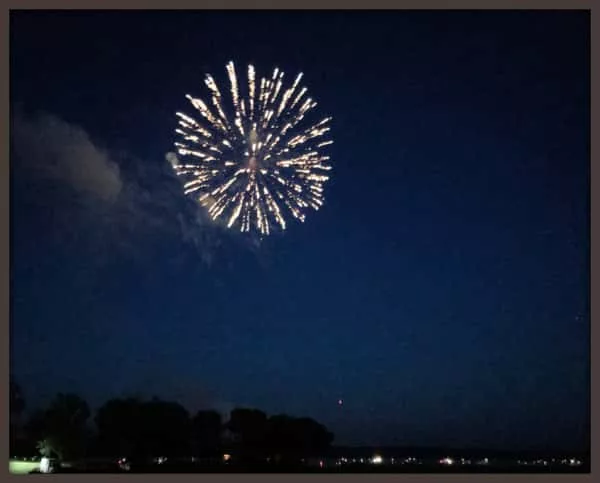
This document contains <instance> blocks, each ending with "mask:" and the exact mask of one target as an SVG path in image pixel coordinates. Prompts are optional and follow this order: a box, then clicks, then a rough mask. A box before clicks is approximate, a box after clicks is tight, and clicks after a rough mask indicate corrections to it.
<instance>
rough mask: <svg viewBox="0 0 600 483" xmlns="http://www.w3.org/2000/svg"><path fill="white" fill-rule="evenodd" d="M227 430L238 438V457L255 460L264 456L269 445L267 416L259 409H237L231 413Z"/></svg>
mask: <svg viewBox="0 0 600 483" xmlns="http://www.w3.org/2000/svg"><path fill="white" fill-rule="evenodd" d="M226 427H227V429H229V431H231V433H232V434H234V435H235V436H236V437H237V444H236V445H235V446H236V449H237V451H238V457H239V458H240V459H243V460H253V459H255V458H259V457H261V456H263V455H264V451H265V449H266V443H267V432H268V425H267V415H266V414H265V413H264V412H262V411H260V410H258V409H247V408H236V409H234V410H233V411H231V414H230V418H229V421H228V423H227V425H226Z"/></svg>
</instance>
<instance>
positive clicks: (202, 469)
mask: <svg viewBox="0 0 600 483" xmlns="http://www.w3.org/2000/svg"><path fill="white" fill-rule="evenodd" d="M589 471H590V470H589V467H588V466H587V465H585V464H584V465H581V466H578V467H568V466H558V465H556V466H547V467H527V466H518V465H489V466H485V467H481V466H453V467H442V466H437V465H419V466H402V465H370V464H363V465H360V464H358V465H343V466H337V465H334V466H329V467H328V466H324V467H322V468H321V467H319V466H307V465H214V466H199V465H193V464H171V465H169V464H163V465H133V466H132V467H131V468H130V469H129V470H128V471H124V470H119V469H118V468H111V469H108V468H105V469H90V470H86V471H82V470H78V469H69V468H60V469H57V471H56V473H79V474H81V473H138V474H139V473H146V474H148V473H163V474H164V473H234V474H235V473H326V474H328V473H329V474H331V473H371V474H373V473H377V474H382V473H388V474H389V473H454V474H457V473H458V474H461V473H462V474H469V473H480V474H482V473H505V474H516V473H521V474H534V473H537V474H540V473H542V474H547V473H556V474H565V473H578V474H581V473H589Z"/></svg>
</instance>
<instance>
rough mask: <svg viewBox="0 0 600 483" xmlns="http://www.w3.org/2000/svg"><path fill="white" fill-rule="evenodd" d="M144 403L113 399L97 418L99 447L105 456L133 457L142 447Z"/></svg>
mask: <svg viewBox="0 0 600 483" xmlns="http://www.w3.org/2000/svg"><path fill="white" fill-rule="evenodd" d="M141 406H142V402H141V401H138V400H137V399H133V398H127V399H111V400H109V401H107V402H106V403H104V405H102V406H101V407H100V408H99V409H98V411H97V413H96V417H95V422H96V428H97V431H98V443H99V447H100V448H101V449H100V451H102V452H103V453H104V454H105V455H111V456H117V455H118V456H133V455H134V454H135V450H136V448H137V447H138V446H140V438H141V432H142V426H141V425H142V416H141V415H140V409H141Z"/></svg>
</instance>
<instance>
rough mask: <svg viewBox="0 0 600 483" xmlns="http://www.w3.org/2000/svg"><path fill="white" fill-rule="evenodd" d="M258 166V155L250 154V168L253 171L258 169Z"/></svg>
mask: <svg viewBox="0 0 600 483" xmlns="http://www.w3.org/2000/svg"><path fill="white" fill-rule="evenodd" d="M257 167H258V161H257V160H256V156H250V159H249V160H248V168H250V169H251V170H252V171H256V168H257Z"/></svg>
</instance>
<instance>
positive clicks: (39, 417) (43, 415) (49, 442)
mask: <svg viewBox="0 0 600 483" xmlns="http://www.w3.org/2000/svg"><path fill="white" fill-rule="evenodd" d="M89 416H90V410H89V407H88V405H87V403H86V402H85V401H84V400H83V399H82V398H80V397H79V396H77V395H76V394H62V393H60V394H58V395H57V396H56V397H55V398H54V399H53V400H52V402H51V403H50V405H49V406H48V408H46V409H44V410H39V411H36V412H35V413H34V414H33V416H32V418H31V419H30V422H29V424H28V429H29V431H30V434H31V435H32V436H33V437H34V438H35V440H36V441H37V442H38V449H39V450H40V452H41V453H42V454H44V455H51V454H53V455H55V456H57V457H58V458H60V459H64V458H73V457H77V456H80V455H82V454H83V452H84V450H85V447H86V443H87V440H88V436H89V432H88V429H87V427H86V423H87V420H88V418H89Z"/></svg>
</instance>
